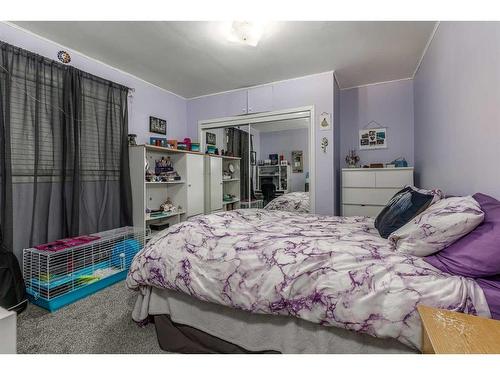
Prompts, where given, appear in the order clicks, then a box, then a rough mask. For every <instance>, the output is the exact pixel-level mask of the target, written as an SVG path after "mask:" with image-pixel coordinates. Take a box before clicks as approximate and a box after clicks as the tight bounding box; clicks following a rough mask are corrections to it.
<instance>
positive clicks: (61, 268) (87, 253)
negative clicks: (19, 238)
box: [23, 227, 144, 311]
mask: <svg viewBox="0 0 500 375" xmlns="http://www.w3.org/2000/svg"><path fill="white" fill-rule="evenodd" d="M143 246H144V231H143V230H141V229H138V228H133V227H123V228H118V229H113V230H109V231H105V232H100V233H96V234H93V235H90V236H81V237H75V238H69V239H65V240H59V241H55V242H52V243H49V244H45V245H41V246H36V247H35V248H30V249H25V250H24V251H23V273H24V279H25V283H26V290H27V293H28V296H29V299H30V300H31V302H33V303H35V304H36V305H38V306H40V307H43V308H45V309H47V310H49V311H55V310H57V309H60V308H61V307H64V306H66V305H69V304H71V303H73V302H75V301H77V300H79V299H81V298H84V297H86V296H88V295H90V294H93V293H95V292H97V291H99V290H101V289H103V288H105V287H107V286H109V285H112V284H114V283H116V282H118V281H121V280H124V279H125V278H126V277H127V272H128V269H129V267H130V264H131V263H132V259H133V258H134V256H135V254H137V252H139V250H141V249H142V248H143Z"/></svg>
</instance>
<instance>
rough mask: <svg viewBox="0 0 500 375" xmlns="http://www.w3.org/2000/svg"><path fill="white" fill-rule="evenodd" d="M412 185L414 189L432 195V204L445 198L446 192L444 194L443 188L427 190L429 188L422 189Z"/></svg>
mask: <svg viewBox="0 0 500 375" xmlns="http://www.w3.org/2000/svg"><path fill="white" fill-rule="evenodd" d="M408 186H410V185H408ZM410 187H411V188H412V189H413V190H415V191H417V192H419V193H421V194H426V195H432V202H431V205H432V204H434V203H436V202H437V201H439V200H441V199H443V198H444V194H443V191H442V190H441V189H432V190H427V189H420V188H418V187H415V186H410Z"/></svg>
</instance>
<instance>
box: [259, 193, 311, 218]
mask: <svg viewBox="0 0 500 375" xmlns="http://www.w3.org/2000/svg"><path fill="white" fill-rule="evenodd" d="M264 208H265V209H266V210H279V211H289V212H299V213H300V212H302V213H309V211H310V200H309V192H302V191H297V192H293V193H287V194H283V195H280V196H278V197H276V198H274V199H273V200H272V201H271V202H269V203H268V204H267V205H266V207H264Z"/></svg>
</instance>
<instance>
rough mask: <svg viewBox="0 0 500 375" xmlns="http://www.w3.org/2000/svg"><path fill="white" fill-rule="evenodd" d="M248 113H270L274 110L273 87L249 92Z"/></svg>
mask: <svg viewBox="0 0 500 375" xmlns="http://www.w3.org/2000/svg"><path fill="white" fill-rule="evenodd" d="M247 95H248V113H259V112H269V111H272V110H273V86H271V85H266V86H259V87H254V88H251V89H248V90H247Z"/></svg>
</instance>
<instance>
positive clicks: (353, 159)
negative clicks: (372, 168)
mask: <svg viewBox="0 0 500 375" xmlns="http://www.w3.org/2000/svg"><path fill="white" fill-rule="evenodd" d="M345 162H346V163H347V166H348V167H349V168H356V165H358V163H359V156H358V155H357V154H356V150H349V153H348V154H347V156H346V157H345Z"/></svg>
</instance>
